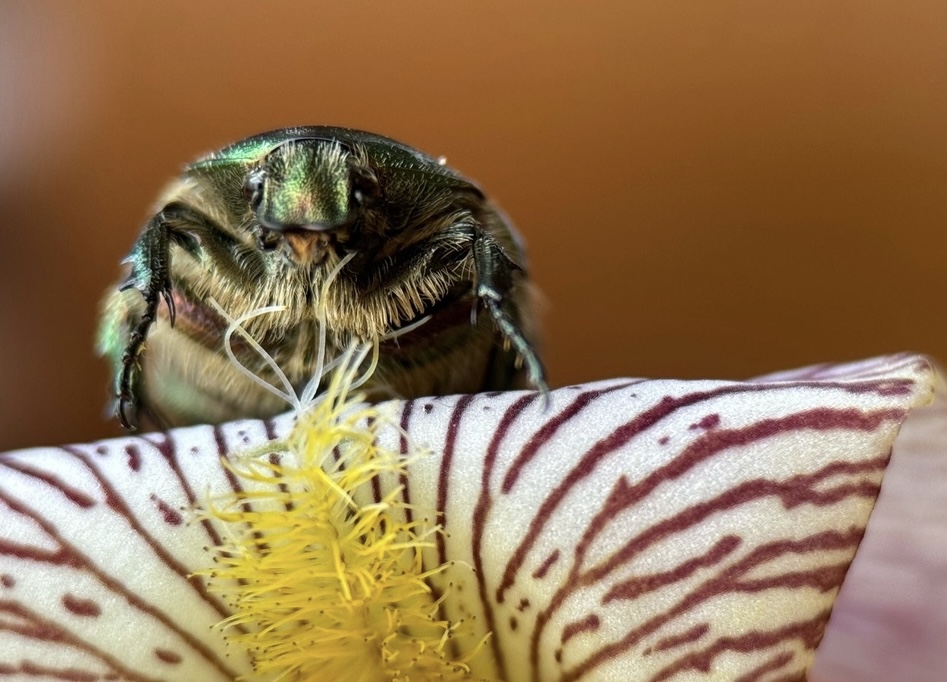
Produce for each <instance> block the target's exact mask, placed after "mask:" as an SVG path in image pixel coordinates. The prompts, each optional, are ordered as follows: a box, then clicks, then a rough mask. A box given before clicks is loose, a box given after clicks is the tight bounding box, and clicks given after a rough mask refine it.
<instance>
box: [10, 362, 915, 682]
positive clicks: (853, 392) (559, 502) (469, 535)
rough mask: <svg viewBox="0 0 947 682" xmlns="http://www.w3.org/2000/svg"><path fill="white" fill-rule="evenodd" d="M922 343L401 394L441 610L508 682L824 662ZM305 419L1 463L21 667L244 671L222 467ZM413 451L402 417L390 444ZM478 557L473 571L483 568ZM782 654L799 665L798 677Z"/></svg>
mask: <svg viewBox="0 0 947 682" xmlns="http://www.w3.org/2000/svg"><path fill="white" fill-rule="evenodd" d="M932 384H933V372H932V370H931V368H930V366H929V363H927V361H926V360H924V359H923V358H920V357H917V356H897V357H893V358H882V359H878V360H874V361H868V362H865V363H860V364H856V365H848V366H840V367H828V366H826V367H822V368H816V369H812V370H807V371H804V372H802V373H796V374H784V375H776V376H773V377H769V378H768V379H767V380H765V381H756V382H744V383H733V382H714V381H689V382H683V381H644V380H620V381H609V382H601V383H597V384H589V385H584V386H575V387H569V388H564V389H560V390H557V391H554V392H553V393H552V395H551V399H550V404H549V405H548V406H546V405H545V404H544V401H543V400H542V399H541V397H540V396H538V395H536V394H532V393H504V394H499V395H478V396H454V397H447V398H430V399H421V400H416V401H411V402H406V403H392V404H390V405H389V409H390V410H391V411H392V414H393V416H394V419H395V422H396V423H400V424H401V426H403V427H404V428H405V429H406V431H407V433H408V436H409V437H410V439H411V440H412V441H413V442H414V443H415V444H417V445H420V446H422V447H428V448H430V449H431V450H432V451H433V453H436V454H432V455H430V456H427V457H420V458H417V459H416V460H414V461H413V462H412V463H411V465H410V467H409V470H408V474H407V475H406V476H403V477H402V476H393V477H389V479H386V480H383V481H381V483H380V485H379V486H378V490H377V493H376V494H377V495H382V494H384V492H385V491H386V490H390V489H391V486H396V485H402V486H404V492H403V495H404V496H405V498H406V501H407V502H409V503H410V504H411V505H412V507H411V508H410V513H412V514H414V515H416V516H417V518H426V519H430V520H431V521H432V522H437V521H440V522H441V523H443V524H444V525H445V528H446V531H447V534H446V535H444V536H439V539H438V540H437V541H436V543H435V546H434V547H433V548H431V549H430V550H429V555H428V557H427V561H428V562H429V563H430V564H431V565H435V564H436V563H437V562H438V561H440V560H447V561H454V562H455V563H454V565H453V566H452V567H451V568H449V569H448V570H447V571H446V572H444V573H443V574H441V576H434V577H432V578H431V579H430V581H431V584H432V588H433V589H435V590H438V591H439V590H444V589H446V588H447V585H448V583H450V582H453V587H452V589H451V592H450V598H449V599H448V600H446V601H444V602H443V604H442V607H441V608H442V610H443V611H444V614H445V615H446V616H448V617H450V618H452V619H457V618H472V619H473V622H474V624H475V629H477V630H478V633H477V634H476V635H475V636H476V637H479V636H481V635H483V634H485V633H486V632H487V631H493V632H494V635H493V637H491V639H490V640H489V642H488V646H487V651H486V653H485V655H481V656H478V657H476V658H475V659H474V661H473V663H472V665H473V667H474V670H475V672H477V673H479V674H483V675H485V676H490V677H494V676H499V677H501V678H504V679H517V680H529V679H537V680H538V679H579V678H582V679H630V680H663V679H701V678H703V679H711V678H713V679H757V678H760V677H762V676H764V675H765V674H770V675H773V674H778V675H780V676H791V675H794V674H799V673H800V672H801V671H803V670H805V669H806V668H807V667H808V665H809V663H810V661H811V656H812V651H813V650H814V647H815V646H816V644H817V643H818V641H819V639H820V638H821V634H822V631H823V628H824V626H825V621H826V619H827V617H828V613H829V610H830V608H831V605H832V601H833V600H834V597H835V593H836V591H837V589H838V586H839V585H840V583H841V581H842V578H843V577H844V575H845V571H846V570H847V567H848V564H849V562H850V560H851V558H852V556H853V554H854V551H855V549H856V547H857V545H858V542H859V540H860V538H861V535H862V532H863V530H864V527H865V523H866V522H867V517H868V514H869V512H870V510H871V507H872V504H873V503H874V499H875V496H876V495H877V493H878V487H879V485H880V480H881V474H882V471H883V469H884V467H885V465H886V463H887V460H888V453H889V451H890V447H891V443H892V441H893V439H894V437H895V435H896V433H897V429H898V426H899V424H900V422H901V421H902V420H903V418H904V417H905V415H906V413H907V410H908V409H910V408H911V407H913V406H915V405H918V404H921V403H923V402H925V401H927V400H928V399H929V397H930V395H931V393H932ZM290 425H291V419H289V418H284V419H278V420H275V421H272V422H252V421H251V422H241V423H235V424H227V425H223V426H219V427H194V428H189V429H178V430H174V431H172V432H170V433H168V434H166V435H163V434H152V435H148V436H143V437H137V438H124V439H118V440H113V441H107V442H104V443H101V444H93V445H85V446H74V447H67V448H46V449H38V450H31V451H21V452H15V453H8V454H5V455H2V456H0V613H2V616H0V618H2V620H0V623H2V626H0V671H2V672H4V673H5V674H11V675H12V674H15V673H17V672H21V673H24V674H25V675H33V676H35V675H42V674H45V675H47V676H48V677H56V676H58V677H65V678H67V679H76V680H83V679H90V680H91V679H96V678H98V677H107V676H109V675H111V676H113V677H114V676H118V677H120V678H124V679H131V680H149V679H179V680H193V679H200V680H215V679H231V678H232V677H234V676H235V675H237V674H245V673H248V672H250V670H251V667H250V661H249V659H248V657H247V655H246V654H245V653H244V652H242V651H239V650H237V649H236V648H235V647H232V646H228V645H227V643H226V641H225V639H224V638H223V636H222V635H221V633H220V631H219V630H217V629H214V628H213V625H214V624H215V623H218V622H219V621H220V620H222V619H223V618H224V617H226V616H227V615H228V614H229V609H228V607H227V606H226V605H225V604H222V603H220V602H219V601H218V599H217V598H216V597H215V596H213V595H211V594H210V593H208V591H207V590H206V587H205V585H204V584H203V583H202V582H200V581H199V580H197V579H195V578H189V575H190V574H191V573H192V572H193V571H195V570H200V569H204V568H207V566H208V562H209V556H210V554H209V553H208V552H206V551H205V549H204V548H205V547H207V546H209V545H215V544H219V543H220V541H221V535H222V533H224V532H226V531H225V529H224V528H223V527H222V526H220V525H217V524H216V523H215V522H214V521H211V520H204V521H201V522H189V519H190V518H191V516H190V514H189V510H190V509H192V508H193V507H194V506H195V505H196V503H197V502H199V501H200V500H202V499H205V497H206V496H208V495H217V494H220V493H222V492H226V491H232V490H233V489H234V488H236V487H238V486H241V485H247V484H246V483H244V482H241V481H239V480H237V479H236V478H235V477H234V475H233V474H232V473H231V472H230V470H229V469H227V468H226V467H224V466H222V464H221V456H224V457H227V456H234V453H239V452H240V451H245V450H247V449H249V448H251V447H253V446H258V445H259V444H261V443H263V442H265V441H267V440H272V439H273V438H275V437H279V436H283V435H285V433H286V432H287V431H288V429H289V427H290ZM380 438H381V439H382V440H385V441H386V442H387V443H386V444H387V445H388V446H389V447H393V448H405V449H406V443H405V438H404V437H403V436H402V434H401V432H400V431H399V430H398V429H396V428H389V429H387V430H386V431H383V432H382V435H381V436H380ZM471 568H473V571H472V570H471ZM777 671H778V672H777Z"/></svg>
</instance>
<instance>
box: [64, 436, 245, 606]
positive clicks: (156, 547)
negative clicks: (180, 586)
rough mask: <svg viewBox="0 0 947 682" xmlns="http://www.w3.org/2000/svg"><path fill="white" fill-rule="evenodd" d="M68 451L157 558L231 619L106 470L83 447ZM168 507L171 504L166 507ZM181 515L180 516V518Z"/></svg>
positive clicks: (169, 509)
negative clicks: (148, 527) (147, 524)
mask: <svg viewBox="0 0 947 682" xmlns="http://www.w3.org/2000/svg"><path fill="white" fill-rule="evenodd" d="M62 449H63V451H64V452H67V453H69V454H70V455H72V456H73V457H75V458H76V459H77V460H78V461H79V462H81V463H82V464H84V465H85V467H86V469H87V470H88V471H89V472H90V473H91V474H92V475H93V476H94V477H95V480H96V481H97V482H98V484H99V485H100V486H101V487H102V491H103V492H104V494H105V503H106V505H108V507H109V508H110V509H112V510H113V511H114V512H115V513H116V514H118V515H119V516H121V517H122V518H123V519H124V520H125V521H126V522H127V523H128V525H129V528H130V529H131V530H132V531H133V532H134V533H135V534H136V535H138V536H139V537H140V538H141V539H142V540H143V541H144V542H145V544H147V545H148V547H149V548H150V549H151V551H152V552H154V555H155V557H156V558H157V559H158V560H159V561H160V562H161V563H163V564H164V565H165V566H166V567H167V568H168V569H170V570H171V571H172V572H174V573H176V574H177V575H178V576H179V577H180V578H181V579H182V580H184V581H185V582H186V583H187V584H188V585H189V586H190V587H191V589H193V590H194V592H195V593H196V594H197V595H198V596H199V597H200V598H201V599H202V600H203V601H204V602H206V603H207V604H208V605H210V606H211V607H212V608H213V609H214V610H215V611H217V613H219V614H220V615H221V616H224V617H226V616H229V615H230V609H228V608H227V607H226V605H225V604H224V603H223V601H221V599H220V598H219V597H217V595H214V594H211V593H210V591H209V590H208V589H207V586H206V585H205V583H204V581H203V580H201V578H200V577H199V576H195V575H193V574H192V572H191V570H190V569H189V568H188V567H187V566H185V565H184V564H183V563H181V562H180V561H179V560H178V559H177V558H175V557H174V556H172V555H171V553H170V552H169V551H168V550H167V549H166V548H165V546H164V545H162V544H161V543H160V542H159V541H158V540H157V539H155V538H154V537H153V536H152V535H151V533H149V532H148V531H147V530H145V528H144V526H142V525H141V522H140V521H139V520H138V518H137V517H136V516H135V515H134V514H133V513H132V511H131V509H130V508H129V507H128V505H127V504H126V503H125V500H124V498H123V497H122V496H121V495H120V494H119V492H118V490H116V489H115V488H114V487H113V486H112V484H111V483H110V482H109V480H108V479H107V478H106V477H105V475H104V474H103V473H102V471H101V470H100V469H99V467H98V465H97V464H96V463H95V462H94V461H93V460H92V459H91V458H90V457H89V456H88V455H86V453H84V452H83V451H82V450H80V449H79V448H76V447H73V446H66V447H64V448H62ZM165 506H167V505H165ZM158 510H159V512H162V508H161V507H160V505H159V507H158ZM167 510H168V511H170V512H172V513H174V514H177V512H175V511H174V510H173V509H171V508H170V507H168V508H167ZM178 516H180V515H178ZM163 518H164V520H165V522H166V523H169V524H170V525H172V526H173V525H177V524H174V523H172V522H171V521H173V518H172V519H171V521H169V519H168V517H167V516H163Z"/></svg>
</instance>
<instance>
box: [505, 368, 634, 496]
mask: <svg viewBox="0 0 947 682" xmlns="http://www.w3.org/2000/svg"><path fill="white" fill-rule="evenodd" d="M640 383H643V382H642V381H640V380H639V381H628V382H624V383H621V384H616V385H614V386H608V387H606V388H600V389H597V390H594V391H583V392H582V393H580V394H579V395H577V396H576V397H575V398H574V399H573V401H572V402H571V403H569V405H567V406H566V407H565V409H563V410H562V411H561V412H559V413H558V414H556V415H555V416H553V417H552V418H551V419H549V420H548V421H547V422H546V423H545V424H543V425H542V426H541V427H540V428H539V429H537V430H536V432H535V433H534V434H533V437H532V438H530V439H529V442H528V443H527V444H526V445H525V446H524V447H523V449H522V450H521V451H520V452H519V454H518V455H517V456H516V460H515V461H514V462H513V464H512V465H511V466H510V468H509V470H507V472H506V476H505V477H504V478H503V485H502V486H501V488H500V490H501V492H503V493H504V494H508V493H509V492H510V491H511V490H512V489H513V486H514V485H516V481H517V479H519V477H520V474H521V473H522V471H523V469H524V468H525V467H526V466H527V465H528V464H529V463H530V462H531V461H532V460H533V459H534V458H535V457H536V453H538V452H539V450H540V449H541V448H542V446H543V445H545V444H546V443H548V442H549V441H550V440H551V439H552V438H553V437H554V436H555V435H556V434H557V433H558V432H559V431H561V430H562V429H563V428H564V427H565V426H566V425H567V424H569V422H571V421H572V420H573V419H575V417H577V416H578V415H579V414H580V413H581V412H582V411H583V410H584V409H585V408H587V407H588V406H589V405H591V404H592V403H593V402H594V401H595V400H597V399H598V398H600V397H601V396H603V395H607V394H608V393H613V392H615V391H620V390H623V389H626V388H628V387H630V386H634V385H636V384H640ZM577 388H578V387H577ZM533 395H534V396H538V394H533Z"/></svg>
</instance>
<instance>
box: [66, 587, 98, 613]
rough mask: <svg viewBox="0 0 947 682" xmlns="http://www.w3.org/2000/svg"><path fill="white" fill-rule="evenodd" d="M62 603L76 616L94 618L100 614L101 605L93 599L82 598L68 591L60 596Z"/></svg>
mask: <svg viewBox="0 0 947 682" xmlns="http://www.w3.org/2000/svg"><path fill="white" fill-rule="evenodd" d="M62 605H63V606H65V607H66V609H67V610H69V611H71V612H72V613H74V614H75V615H77V616H84V617H86V618H95V617H97V616H99V615H101V614H102V607H101V606H99V604H98V602H96V601H95V600H94V599H83V598H81V597H77V596H75V595H74V594H69V593H68V592H67V593H66V594H64V595H63V597H62Z"/></svg>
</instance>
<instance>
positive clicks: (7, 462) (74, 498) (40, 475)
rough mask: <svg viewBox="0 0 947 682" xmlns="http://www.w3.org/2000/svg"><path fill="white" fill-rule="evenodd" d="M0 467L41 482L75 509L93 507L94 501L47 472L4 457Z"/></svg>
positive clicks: (1, 459) (0, 461) (0, 459)
mask: <svg viewBox="0 0 947 682" xmlns="http://www.w3.org/2000/svg"><path fill="white" fill-rule="evenodd" d="M0 466H4V467H6V468H7V469H11V470H12V471H16V472H18V473H20V474H23V475H24V476H29V477H30V478H35V479H36V480H38V481H42V482H43V483H45V484H46V485H48V486H50V487H52V488H55V489H56V490H58V491H59V492H60V493H62V494H63V496H64V497H65V498H66V499H67V500H69V501H70V502H72V503H73V504H74V505H76V506H77V507H80V508H82V509H89V508H91V507H94V506H95V499H94V498H93V497H91V496H89V495H87V494H86V493H84V492H83V491H81V490H79V489H78V488H75V487H73V486H71V485H69V484H68V483H66V482H65V481H64V480H62V479H61V478H59V477H58V476H55V475H54V474H51V473H49V472H48V471H43V470H42V469H36V468H34V467H31V466H30V465H28V464H23V463H21V462H15V461H13V460H12V459H8V458H6V457H0Z"/></svg>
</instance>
